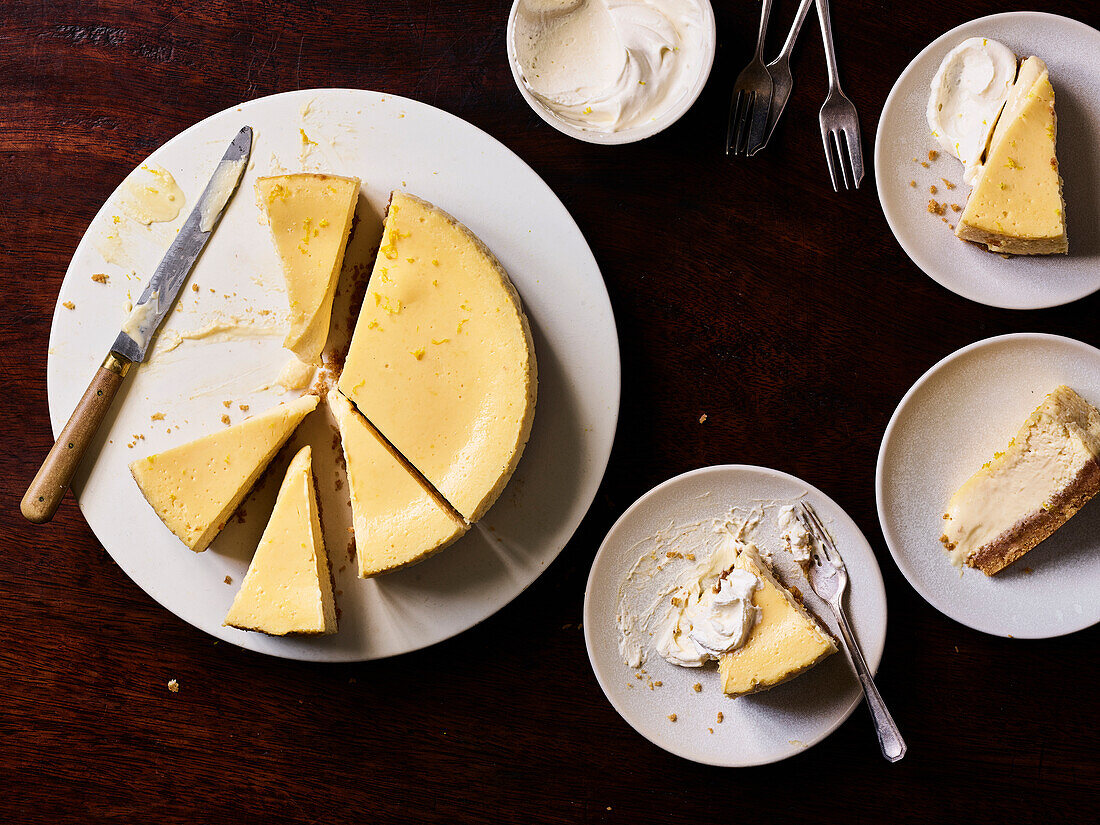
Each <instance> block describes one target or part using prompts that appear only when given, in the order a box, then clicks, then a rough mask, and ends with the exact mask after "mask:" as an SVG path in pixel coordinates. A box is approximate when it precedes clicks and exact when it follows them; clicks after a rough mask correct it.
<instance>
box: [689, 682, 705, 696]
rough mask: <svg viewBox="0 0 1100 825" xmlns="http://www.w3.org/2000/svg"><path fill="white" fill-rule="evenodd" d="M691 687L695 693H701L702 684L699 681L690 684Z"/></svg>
mask: <svg viewBox="0 0 1100 825" xmlns="http://www.w3.org/2000/svg"><path fill="white" fill-rule="evenodd" d="M691 689H692V690H694V691H695V692H696V693H702V692H703V685H702V684H701V683H699V682H696V683H695V684H694V685H692V686H691Z"/></svg>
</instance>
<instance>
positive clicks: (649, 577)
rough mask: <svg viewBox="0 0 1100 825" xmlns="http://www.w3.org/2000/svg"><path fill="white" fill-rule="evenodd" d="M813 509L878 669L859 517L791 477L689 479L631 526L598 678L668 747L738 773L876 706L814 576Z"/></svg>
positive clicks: (626, 525) (641, 511) (624, 710)
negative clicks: (809, 511) (866, 705)
mask: <svg viewBox="0 0 1100 825" xmlns="http://www.w3.org/2000/svg"><path fill="white" fill-rule="evenodd" d="M800 500H806V501H809V502H810V503H812V504H813V506H814V508H815V509H816V510H817V511H818V513H819V514H820V515H821V516H822V518H823V521H824V524H825V526H826V529H828V530H829V532H830V533H831V534H832V536H833V538H834V540H835V542H836V545H837V547H838V549H839V550H840V552H841V555H842V556H843V559H844V564H845V567H846V568H847V571H848V576H849V582H850V589H849V592H848V597H847V599H846V603H845V606H846V608H847V610H848V616H849V619H850V622H851V624H852V626H853V627H854V629H855V633H856V636H857V638H858V639H859V642H860V645H861V647H862V649H863V652H864V654H865V657H866V660H867V662H868V665H869V666H870V668H871V670H872V671H875V670H877V669H878V665H879V662H880V661H881V658H882V652H883V647H884V644H885V639H886V593H885V590H884V588H883V583H882V576H881V574H880V572H879V568H878V564H877V562H876V561H875V556H874V553H873V552H872V550H871V547H870V545H869V544H868V543H867V540H866V538H865V537H864V536H863V534H862V532H861V531H860V530H859V528H858V527H857V526H856V525H855V523H854V522H853V521H852V520H851V519H850V518H849V517H848V516H847V514H846V513H845V512H844V511H843V510H842V509H841V508H840V507H839V506H838V505H837V504H836V503H835V502H833V501H832V500H831V499H829V498H828V497H827V496H826V495H825V494H824V493H822V492H821V491H820V490H817V489H815V488H814V487H812V486H810V485H808V484H806V483H805V482H804V481H801V480H800V479H798V478H795V477H794V476H790V475H787V474H786V473H782V472H779V471H777V470H772V469H768V468H765V467H755V466H747V465H722V466H714V467H704V468H701V469H698V470H694V471H691V472H688V473H685V474H683V475H680V476H677V477H675V478H673V479H670V480H669V481H666V482H664V483H663V484H660V485H658V486H657V487H655V488H654V489H653V490H651V491H649V492H648V493H646V494H645V495H644V496H642V497H641V498H640V499H639V500H638V501H637V502H635V503H634V504H633V505H631V507H630V508H629V509H627V511H626V512H625V513H623V515H622V516H621V517H620V518H619V520H618V521H617V522H616V523H615V525H614V526H613V527H612V528H611V531H610V532H609V533H608V534H607V537H606V538H605V539H604V541H603V544H602V545H601V547H600V550H599V552H598V553H597V554H596V558H595V560H594V562H593V564H592V571H591V573H590V575H589V579H588V587H587V590H586V592H585V603H584V635H585V642H586V644H587V647H588V655H589V659H590V661H591V663H592V668H593V670H594V672H595V674H596V678H597V680H598V681H599V683H600V686H601V687H602V688H603V691H604V693H605V695H606V696H607V698H608V700H609V701H610V702H611V704H612V706H614V708H615V709H616V710H617V711H618V712H619V713H620V714H621V715H622V717H623V718H624V719H625V720H626V721H627V722H628V723H629V724H630V725H631V726H632V727H634V729H635V730H637V731H638V732H639V733H640V734H641V735H642V736H644V737H645V738H646V739H648V740H649V741H650V742H652V743H653V744H655V745H657V746H658V747H661V748H664V749H665V750H668V751H670V752H671V753H674V754H677V755H678V756H682V757H684V758H685V759H691V760H693V761H696V762H700V763H704V764H710V765H720V766H724V767H747V766H750V765H761V764H766V763H769V762H775V761H778V760H781V759H786V758H788V757H790V756H794V755H795V754H797V753H800V752H801V751H803V750H805V749H806V748H808V747H810V746H812V745H814V744H816V743H817V742H820V741H821V740H822V739H824V738H825V737H826V736H828V735H829V734H830V733H831V732H832V731H834V730H836V728H838V727H839V726H840V725H841V724H842V723H843V722H844V720H845V719H847V718H848V716H849V715H850V714H851V713H852V711H853V710H854V709H855V707H856V706H857V705H858V704H859V702H860V700H861V699H862V697H863V694H862V692H861V690H860V687H859V683H858V682H857V680H856V677H855V674H854V673H853V671H852V670H851V667H850V666H849V664H848V662H847V661H846V660H845V657H844V654H843V653H839V648H838V643H837V641H836V639H837V638H838V637H837V633H838V631H837V628H836V627H835V625H834V619H833V617H832V614H831V613H830V612H829V610H828V607H827V606H826V605H825V604H824V603H823V602H821V601H820V600H819V599H818V597H817V596H816V595H815V594H814V592H813V590H812V589H811V587H810V585H809V581H808V579H807V570H808V569H809V565H810V564H812V561H811V558H812V553H813V550H814V549H815V548H814V544H813V542H814V539H813V538H812V537H811V536H810V535H809V534H808V533H807V532H806V530H805V528H804V527H803V526H802V524H801V522H800V521H799V520H798V518H797V517H796V515H795V505H796V503H797V502H798V501H800ZM870 734H871V730H870V727H868V739H867V743H868V747H872V746H873V744H872V743H873V737H871V735H870Z"/></svg>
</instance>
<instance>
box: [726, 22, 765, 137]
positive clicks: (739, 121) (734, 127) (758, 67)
mask: <svg viewBox="0 0 1100 825" xmlns="http://www.w3.org/2000/svg"><path fill="white" fill-rule="evenodd" d="M771 11H772V0H763V3H762V4H761V8H760V33H759V34H758V35H757V38H756V54H755V55H754V56H753V59H752V61H751V62H750V63H749V65H748V66H746V67H745V68H744V69H742V70H741V74H739V75H737V81H736V82H735V83H734V84H733V99H732V100H731V101H730V122H729V127H728V128H727V129H726V154H727V155H741V156H746V155H751V154H753V153H755V152H757V151H759V150H760V147H761V146H762V145H763V141H764V131H765V129H766V128H767V125H768V109H769V108H770V106H771V99H772V76H771V75H770V74H768V70H767V68H766V67H765V66H764V35H765V34H766V33H767V31H768V16H769V15H770V14H771Z"/></svg>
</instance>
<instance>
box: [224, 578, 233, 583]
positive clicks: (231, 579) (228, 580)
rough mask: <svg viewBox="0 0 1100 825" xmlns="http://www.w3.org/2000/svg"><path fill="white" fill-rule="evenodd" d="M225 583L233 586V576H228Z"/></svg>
mask: <svg viewBox="0 0 1100 825" xmlns="http://www.w3.org/2000/svg"><path fill="white" fill-rule="evenodd" d="M225 583H226V584H233V577H232V576H226V577H225Z"/></svg>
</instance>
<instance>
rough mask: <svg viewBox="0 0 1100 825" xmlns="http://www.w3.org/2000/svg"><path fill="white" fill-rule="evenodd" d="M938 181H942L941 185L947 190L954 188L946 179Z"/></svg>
mask: <svg viewBox="0 0 1100 825" xmlns="http://www.w3.org/2000/svg"><path fill="white" fill-rule="evenodd" d="M940 180H942V181H943V185H944V186H946V187H947V188H948V189H954V188H955V184H953V183H952V182H951V181H949V180H948V179H947V178H940Z"/></svg>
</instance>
